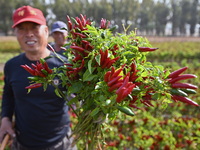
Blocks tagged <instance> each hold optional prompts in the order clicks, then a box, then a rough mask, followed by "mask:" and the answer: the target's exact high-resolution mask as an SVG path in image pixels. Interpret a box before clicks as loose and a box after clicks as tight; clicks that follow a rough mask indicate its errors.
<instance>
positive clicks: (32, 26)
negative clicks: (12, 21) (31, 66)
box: [15, 22, 48, 53]
mask: <svg viewBox="0 0 200 150" xmlns="http://www.w3.org/2000/svg"><path fill="white" fill-rule="evenodd" d="M15 34H16V37H17V40H18V42H19V44H20V46H21V49H22V50H24V51H25V52H31V53H37V52H38V51H43V50H44V49H45V48H46V46H47V44H48V27H47V26H45V25H39V24H36V23H33V22H23V23H20V24H19V25H17V26H16V27H15Z"/></svg>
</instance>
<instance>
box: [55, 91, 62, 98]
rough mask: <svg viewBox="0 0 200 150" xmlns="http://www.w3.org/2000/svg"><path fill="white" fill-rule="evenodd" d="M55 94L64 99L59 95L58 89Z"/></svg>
mask: <svg viewBox="0 0 200 150" xmlns="http://www.w3.org/2000/svg"><path fill="white" fill-rule="evenodd" d="M55 93H56V95H57V96H58V97H60V98H62V96H61V95H60V93H59V90H58V89H55Z"/></svg>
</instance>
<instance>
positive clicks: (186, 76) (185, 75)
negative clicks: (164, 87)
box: [169, 74, 197, 83]
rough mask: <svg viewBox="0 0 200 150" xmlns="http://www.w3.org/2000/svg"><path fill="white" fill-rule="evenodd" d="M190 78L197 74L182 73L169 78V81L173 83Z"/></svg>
mask: <svg viewBox="0 0 200 150" xmlns="http://www.w3.org/2000/svg"><path fill="white" fill-rule="evenodd" d="M191 78H197V76H196V75H194V74H183V75H179V76H177V77H174V78H172V79H171V80H169V83H175V82H178V81H180V80H186V79H191Z"/></svg>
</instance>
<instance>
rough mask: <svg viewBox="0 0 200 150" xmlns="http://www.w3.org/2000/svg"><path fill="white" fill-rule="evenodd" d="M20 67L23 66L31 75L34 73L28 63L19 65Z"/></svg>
mask: <svg viewBox="0 0 200 150" xmlns="http://www.w3.org/2000/svg"><path fill="white" fill-rule="evenodd" d="M21 67H22V68H24V69H25V70H26V71H28V72H29V73H30V74H31V75H32V76H34V75H35V71H34V70H33V69H32V68H31V67H29V66H28V65H21Z"/></svg>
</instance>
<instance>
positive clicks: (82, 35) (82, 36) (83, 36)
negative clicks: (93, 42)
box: [74, 32, 87, 38]
mask: <svg viewBox="0 0 200 150" xmlns="http://www.w3.org/2000/svg"><path fill="white" fill-rule="evenodd" d="M74 34H75V35H78V36H80V37H81V38H86V37H87V36H86V35H84V34H82V33H79V32H74Z"/></svg>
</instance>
